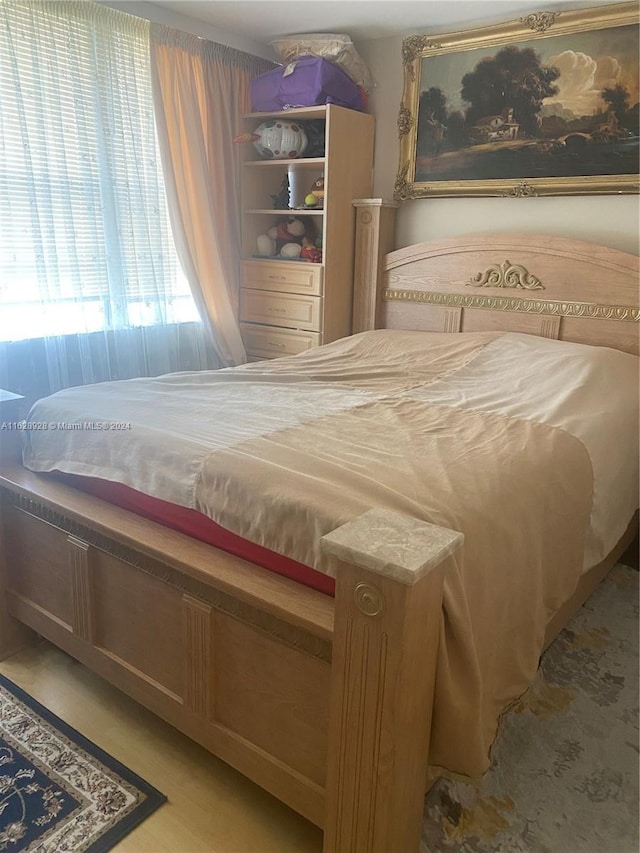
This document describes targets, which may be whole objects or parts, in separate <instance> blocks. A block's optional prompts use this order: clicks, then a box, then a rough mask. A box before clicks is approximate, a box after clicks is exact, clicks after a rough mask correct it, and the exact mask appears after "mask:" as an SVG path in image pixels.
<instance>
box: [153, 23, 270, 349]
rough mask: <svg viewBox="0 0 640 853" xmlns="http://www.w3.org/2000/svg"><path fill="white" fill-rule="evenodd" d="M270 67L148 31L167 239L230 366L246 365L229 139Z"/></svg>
mask: <svg viewBox="0 0 640 853" xmlns="http://www.w3.org/2000/svg"><path fill="white" fill-rule="evenodd" d="M271 67H273V65H272V64H271V63H268V62H267V61H266V60H263V59H259V58H258V57H254V56H250V55H249V54H246V53H242V52H241V51H237V50H234V49H233V48H229V47H225V46H223V45H219V44H214V43H213V42H209V41H206V40H204V39H200V38H198V37H196V36H192V35H188V34H187V33H182V32H179V31H178V30H174V29H172V28H170V27H163V26H159V25H155V24H152V26H151V69H152V80H153V99H154V111H155V117H156V127H157V131H158V138H159V143H160V151H161V156H162V166H163V171H164V179H165V186H166V192H167V200H168V204H169V214H170V218H171V226H172V229H173V235H174V239H175V243H176V247H177V251H178V255H179V257H180V261H181V263H182V266H183V269H184V272H185V275H186V276H187V279H188V281H189V284H190V286H191V290H192V292H193V295H194V298H195V300H196V304H197V305H198V309H199V311H200V314H201V316H202V318H203V321H204V322H205V323H208V325H209V328H210V330H211V333H212V338H213V344H214V346H215V348H216V351H217V352H218V355H219V356H220V357H221V359H222V360H223V361H224V362H225V363H226V364H228V365H233V364H241V363H242V362H244V361H246V354H245V350H244V346H243V344H242V338H241V337H240V329H239V327H238V321H237V299H238V286H239V258H240V198H239V196H240V194H239V183H240V156H239V153H240V152H239V151H238V146H237V145H234V144H233V143H232V138H233V136H235V135H236V134H237V133H238V132H239V130H240V129H241V116H242V113H243V112H247V111H248V110H249V81H250V80H251V78H252V77H254V76H256V75H257V74H260V73H262V72H263V71H266V70H268V69H269V68H271Z"/></svg>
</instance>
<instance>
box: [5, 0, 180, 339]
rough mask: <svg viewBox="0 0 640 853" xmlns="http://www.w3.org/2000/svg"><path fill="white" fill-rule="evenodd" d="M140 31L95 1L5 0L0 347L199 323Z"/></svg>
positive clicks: (142, 26)
mask: <svg viewBox="0 0 640 853" xmlns="http://www.w3.org/2000/svg"><path fill="white" fill-rule="evenodd" d="M148 28H149V24H148V22H146V21H143V20H140V19H138V18H135V17H133V16H130V15H126V14H123V13H120V12H116V11H114V10H111V9H107V8H104V7H101V6H99V5H97V4H94V3H91V2H60V3H47V2H34V3H31V2H19V0H17V1H14V0H11V2H7V0H0V340H13V339H17V338H27V337H40V336H43V335H56V334H67V333H76V332H85V331H86V332H90V331H97V330H100V329H107V330H110V329H120V328H128V327H132V326H140V325H155V324H158V323H169V322H179V321H183V320H195V319H197V312H196V309H195V306H194V303H193V299H192V297H191V294H190V292H189V289H188V285H187V283H186V280H185V278H184V276H183V275H182V272H181V269H180V264H179V262H178V259H177V256H176V252H175V247H174V244H173V239H172V236H171V230H170V226H169V219H168V213H167V206H166V199H165V193H164V185H163V180H162V171H161V165H160V156H159V151H158V146H157V140H156V133H155V125H154V117H153V105H152V91H151V73H150V65H149V34H148Z"/></svg>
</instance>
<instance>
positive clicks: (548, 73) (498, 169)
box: [394, 2, 640, 201]
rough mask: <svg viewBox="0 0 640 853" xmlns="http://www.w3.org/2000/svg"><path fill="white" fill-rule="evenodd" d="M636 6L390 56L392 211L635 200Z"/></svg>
mask: <svg viewBox="0 0 640 853" xmlns="http://www.w3.org/2000/svg"><path fill="white" fill-rule="evenodd" d="M638 25H639V16H638V5H637V3H635V2H633V3H617V4H614V5H611V6H598V7H595V8H594V7H592V8H589V9H584V10H581V11H565V12H538V13H535V14H531V15H528V16H527V17H525V18H521V19H520V20H518V21H514V22H512V23H508V24H503V25H501V26H494V27H485V28H483V29H479V30H470V31H467V32H462V33H450V34H448V35H441V36H434V37H433V38H429V37H428V36H410V37H409V38H406V39H404V41H403V45H402V53H403V64H404V91H403V95H402V103H401V105H400V113H399V116H398V134H399V138H400V164H399V169H398V176H397V179H396V185H395V191H394V196H395V199H396V200H397V201H401V200H405V199H412V198H424V197H427V196H430V197H431V196H535V195H576V194H589V195H591V194H599V193H633V192H638V189H639V182H638V142H639V140H640V113H639V106H638V101H639V100H640V96H639V83H638V76H639V74H638V52H639V31H640V27H639V26H638Z"/></svg>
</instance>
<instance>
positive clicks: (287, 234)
mask: <svg viewBox="0 0 640 853" xmlns="http://www.w3.org/2000/svg"><path fill="white" fill-rule="evenodd" d="M316 240H317V237H316V235H315V228H314V226H313V223H311V222H309V223H308V224H307V223H305V222H303V221H302V219H298V218H297V217H295V216H290V217H289V218H288V219H285V220H283V221H282V222H279V223H278V225H273V226H272V227H271V228H269V230H268V231H267V232H266V234H260V235H259V237H258V240H257V244H258V245H257V249H258V252H257V254H258V255H260V256H261V257H277V256H278V255H280V256H281V257H283V258H298V257H304V258H305V259H306V260H311V257H310V256H309V254H310V253H309V252H304V250H305V249H308V248H314V249H315V244H316ZM311 254H313V256H314V257H317V250H316V251H314V252H313V253H311ZM320 254H321V253H320ZM315 263H318V261H315Z"/></svg>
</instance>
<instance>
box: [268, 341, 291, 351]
mask: <svg viewBox="0 0 640 853" xmlns="http://www.w3.org/2000/svg"><path fill="white" fill-rule="evenodd" d="M265 346H266V347H267V349H286V347H287V345H286V344H277V343H276V342H275V341H265Z"/></svg>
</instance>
